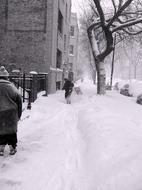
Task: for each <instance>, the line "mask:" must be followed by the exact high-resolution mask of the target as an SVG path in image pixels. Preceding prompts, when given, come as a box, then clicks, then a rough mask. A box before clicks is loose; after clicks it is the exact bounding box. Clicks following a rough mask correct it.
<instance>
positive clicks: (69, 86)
mask: <svg viewBox="0 0 142 190" xmlns="http://www.w3.org/2000/svg"><path fill="white" fill-rule="evenodd" d="M73 87H74V84H73V83H72V82H71V81H70V80H66V82H65V84H64V86H63V88H62V90H65V98H67V97H68V96H70V95H71V93H72V90H73Z"/></svg>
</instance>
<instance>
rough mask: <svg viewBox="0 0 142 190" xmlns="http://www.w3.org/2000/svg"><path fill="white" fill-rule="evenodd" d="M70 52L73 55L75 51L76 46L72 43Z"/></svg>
mask: <svg viewBox="0 0 142 190" xmlns="http://www.w3.org/2000/svg"><path fill="white" fill-rule="evenodd" d="M69 53H70V54H71V55H73V53H74V46H73V45H70V49H69Z"/></svg>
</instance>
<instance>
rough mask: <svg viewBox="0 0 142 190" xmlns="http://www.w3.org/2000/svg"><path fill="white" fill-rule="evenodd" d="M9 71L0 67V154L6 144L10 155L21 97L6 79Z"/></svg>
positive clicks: (14, 147) (20, 110)
mask: <svg viewBox="0 0 142 190" xmlns="http://www.w3.org/2000/svg"><path fill="white" fill-rule="evenodd" d="M8 76H9V73H8V72H7V70H6V69H5V67H4V66H1V67H0V156H3V155H4V149H5V146H6V145H7V144H8V145H9V149H10V155H13V154H15V153H16V146H17V123H18V121H19V119H20V117H21V114H22V99H21V95H20V94H19V92H18V89H17V88H16V87H15V86H14V85H13V84H12V83H11V82H9V81H8Z"/></svg>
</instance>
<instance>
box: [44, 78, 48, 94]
mask: <svg viewBox="0 0 142 190" xmlns="http://www.w3.org/2000/svg"><path fill="white" fill-rule="evenodd" d="M47 80H48V77H47V74H45V87H44V88H45V95H44V96H48V90H47V89H48V87H47V84H48V81H47Z"/></svg>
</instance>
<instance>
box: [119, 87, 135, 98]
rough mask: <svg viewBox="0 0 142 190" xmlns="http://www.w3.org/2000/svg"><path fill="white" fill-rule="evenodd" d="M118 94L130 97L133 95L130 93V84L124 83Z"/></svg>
mask: <svg viewBox="0 0 142 190" xmlns="http://www.w3.org/2000/svg"><path fill="white" fill-rule="evenodd" d="M120 94H122V95H124V96H130V97H132V96H133V95H132V94H131V93H130V85H129V84H125V85H124V86H123V87H122V88H121V89H120Z"/></svg>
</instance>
